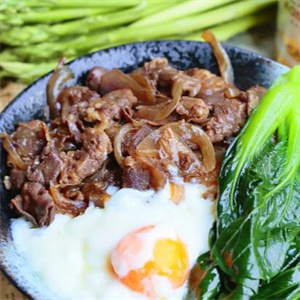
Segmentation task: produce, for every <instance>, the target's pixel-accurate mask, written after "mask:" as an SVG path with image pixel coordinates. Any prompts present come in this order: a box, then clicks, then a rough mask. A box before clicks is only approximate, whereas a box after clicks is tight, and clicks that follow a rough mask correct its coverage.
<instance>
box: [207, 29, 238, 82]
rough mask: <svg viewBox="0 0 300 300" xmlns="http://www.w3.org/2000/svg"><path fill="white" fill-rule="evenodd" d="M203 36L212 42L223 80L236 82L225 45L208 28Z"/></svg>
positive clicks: (208, 41)
mask: <svg viewBox="0 0 300 300" xmlns="http://www.w3.org/2000/svg"><path fill="white" fill-rule="evenodd" d="M202 38H203V39H204V40H205V41H206V42H207V43H209V44H210V46H211V48H212V51H213V53H214V55H215V57H216V59H217V62H218V65H219V68H220V73H221V76H222V78H223V80H224V81H225V82H226V84H228V85H232V84H233V82H234V75H233V68H232V65H231V61H230V59H229V57H228V54H227V53H226V51H225V50H224V48H223V46H222V45H221V44H220V43H219V42H218V41H217V39H216V37H215V36H214V35H213V34H212V33H211V32H210V31H208V30H205V31H204V32H203V34H202Z"/></svg>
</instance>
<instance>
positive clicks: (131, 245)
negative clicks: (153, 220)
mask: <svg viewBox="0 0 300 300" xmlns="http://www.w3.org/2000/svg"><path fill="white" fill-rule="evenodd" d="M153 227H154V226H147V227H143V228H141V229H139V230H137V231H134V232H132V233H131V234H129V235H127V236H125V237H124V238H123V239H122V240H121V241H120V242H119V244H118V245H117V247H116V249H115V253H116V256H115V259H118V260H119V261H120V260H121V261H122V259H126V256H127V257H128V255H132V256H133V257H135V255H137V254H138V253H139V252H140V251H141V250H142V249H143V247H144V246H145V245H143V243H142V241H141V240H139V239H137V238H136V234H142V233H143V232H148V231H150V230H151V229H153ZM123 254H124V255H123ZM112 265H114V262H113V261H112ZM114 270H115V269H114ZM188 271H189V262H188V255H187V252H186V249H185V246H184V244H183V243H182V242H181V241H180V240H178V239H177V240H173V239H170V238H161V239H158V240H156V241H155V242H154V245H153V257H152V259H151V260H148V261H146V262H145V264H144V265H143V267H141V268H137V269H130V270H129V272H128V273H127V274H126V275H125V276H120V274H118V272H117V271H116V270H115V272H116V274H117V276H118V277H119V278H120V280H121V282H122V283H123V284H125V285H126V286H127V287H129V288H130V289H131V290H133V291H135V292H139V293H142V294H144V295H146V296H149V297H152V296H154V295H155V292H154V291H153V290H154V289H155V287H153V280H152V279H153V276H155V275H158V276H162V277H165V278H167V279H168V281H169V282H170V283H171V285H172V288H173V289H176V288H179V287H180V286H182V285H183V284H184V282H185V280H186V278H187V275H188Z"/></svg>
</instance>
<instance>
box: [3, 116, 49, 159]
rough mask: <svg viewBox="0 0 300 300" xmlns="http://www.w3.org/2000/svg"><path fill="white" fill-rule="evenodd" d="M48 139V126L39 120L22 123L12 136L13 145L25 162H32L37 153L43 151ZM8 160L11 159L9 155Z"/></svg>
mask: <svg viewBox="0 0 300 300" xmlns="http://www.w3.org/2000/svg"><path fill="white" fill-rule="evenodd" d="M47 139H48V129H47V126H46V124H45V123H44V122H42V121H39V120H34V121H30V122H27V123H20V124H19V125H18V127H17V130H16V131H15V132H14V133H13V134H12V135H11V136H10V140H11V142H12V145H13V147H14V148H15V149H16V151H17V153H18V155H19V156H20V158H21V159H22V161H23V162H24V163H25V164H30V163H31V162H32V161H33V160H34V159H35V157H36V155H39V154H40V153H41V152H42V150H43V148H44V146H45V145H46V143H47ZM8 153H9V154H10V152H8ZM8 160H10V158H9V157H8Z"/></svg>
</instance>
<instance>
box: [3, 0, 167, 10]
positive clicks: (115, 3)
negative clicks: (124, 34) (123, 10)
mask: <svg viewBox="0 0 300 300" xmlns="http://www.w3.org/2000/svg"><path fill="white" fill-rule="evenodd" d="M148 1H149V0H148ZM150 1H151V0H150ZM167 1H172V0H167ZM3 2H4V4H6V5H7V6H8V5H10V6H19V7H21V6H23V7H32V8H35V7H48V8H84V7H86V8H87V7H89V8H99V7H101V8H102V7H130V6H135V5H138V4H139V3H140V2H141V1H140V0H126V1H122V0H121V1H120V0H99V1H97V0H84V1H82V0H51V1H47V0H3Z"/></svg>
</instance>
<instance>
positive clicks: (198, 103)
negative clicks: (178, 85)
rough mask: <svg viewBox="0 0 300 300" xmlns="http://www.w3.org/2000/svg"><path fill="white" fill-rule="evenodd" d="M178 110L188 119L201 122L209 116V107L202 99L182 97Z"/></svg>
mask: <svg viewBox="0 0 300 300" xmlns="http://www.w3.org/2000/svg"><path fill="white" fill-rule="evenodd" d="M176 112H177V113H178V114H179V115H181V116H182V118H183V119H185V120H187V121H193V122H195V123H199V124H201V123H203V122H204V121H205V120H207V118H208V115H209V107H208V105H207V104H206V103H205V102H204V101H203V100H202V99H199V98H191V97H182V98H181V100H180V103H179V104H178V105H177V107H176Z"/></svg>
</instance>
